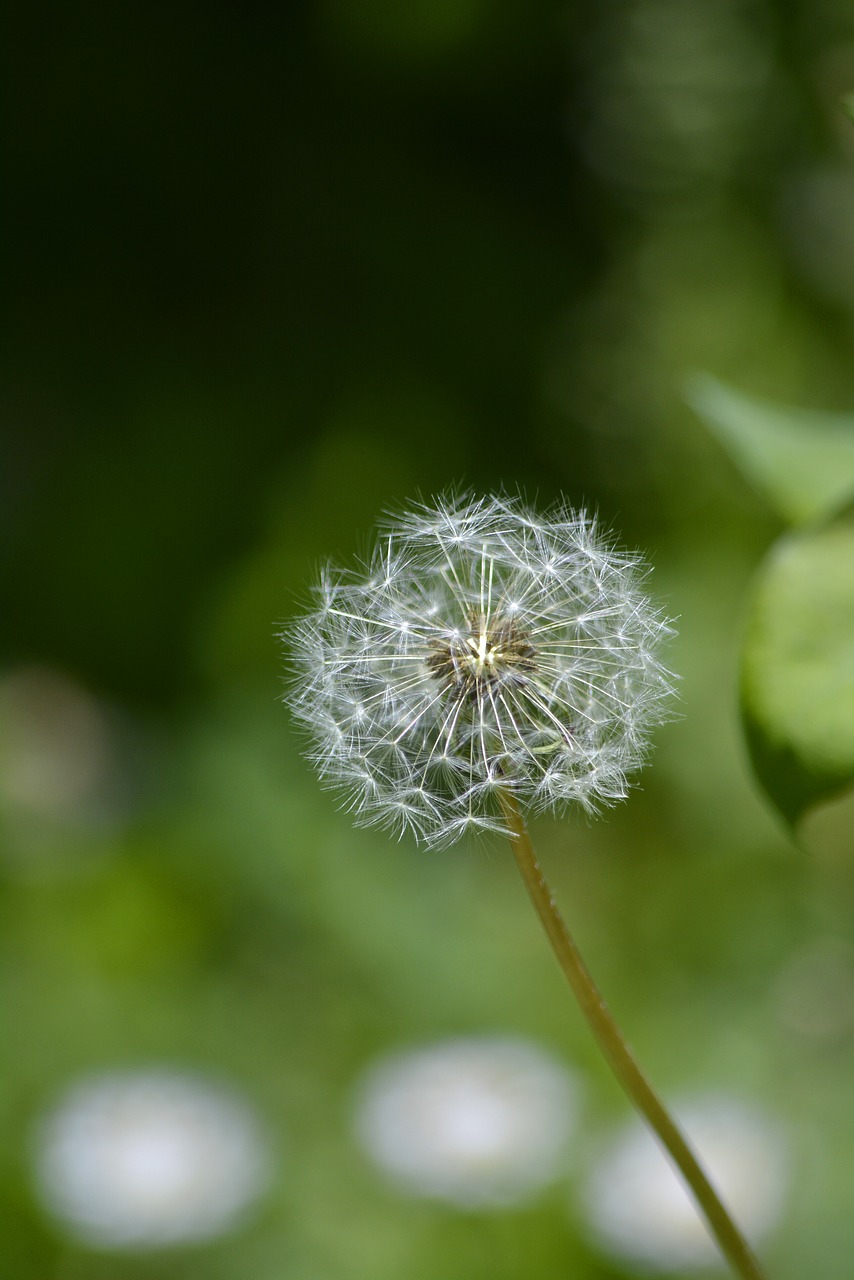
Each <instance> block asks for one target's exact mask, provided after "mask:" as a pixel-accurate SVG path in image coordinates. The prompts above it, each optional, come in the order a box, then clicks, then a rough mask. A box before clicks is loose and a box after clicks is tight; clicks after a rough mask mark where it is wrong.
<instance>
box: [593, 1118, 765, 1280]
mask: <svg viewBox="0 0 854 1280" xmlns="http://www.w3.org/2000/svg"><path fill="white" fill-rule="evenodd" d="M675 1112H676V1114H677V1116H678V1118H679V1121H680V1124H681V1127H682V1129H683V1132H684V1133H685V1134H686V1136H687V1138H688V1141H689V1142H690V1143H691V1145H692V1146H693V1147H694V1149H695V1150H696V1151H698V1152H699V1153H700V1159H701V1162H702V1164H703V1167H704V1169H705V1170H706V1172H707V1173H708V1174H709V1177H710V1178H711V1181H712V1183H713V1184H714V1186H715V1188H716V1190H717V1191H718V1192H719V1193H720V1195H721V1197H722V1198H723V1201H724V1203H725V1204H726V1205H727V1207H728V1208H730V1209H732V1211H733V1212H734V1213H735V1214H736V1215H737V1217H738V1220H739V1222H740V1224H741V1225H742V1226H743V1227H744V1229H745V1232H746V1234H747V1235H748V1237H749V1238H750V1239H751V1240H752V1241H758V1240H760V1239H761V1238H762V1237H763V1236H765V1235H766V1234H767V1233H768V1232H769V1231H770V1230H771V1228H772V1227H773V1226H774V1225H775V1223H776V1222H778V1221H779V1219H780V1216H781V1213H782V1209H783V1202H784V1199H785V1193H786V1188H787V1184H788V1174H789V1161H788V1156H787V1150H786V1143H785V1141H784V1139H783V1136H782V1134H781V1132H780V1130H779V1128H778V1127H777V1126H776V1125H774V1124H772V1122H771V1121H770V1120H769V1119H768V1118H767V1117H766V1116H765V1115H763V1114H762V1113H761V1112H759V1111H758V1110H756V1108H754V1107H753V1106H750V1105H748V1104H746V1103H744V1102H741V1101H738V1100H736V1099H733V1098H730V1097H726V1096H720V1095H705V1096H700V1097H697V1098H694V1099H692V1100H686V1101H685V1102H684V1103H683V1105H681V1106H679V1105H677V1106H676V1108H675ZM583 1202H584V1210H585V1218H586V1222H587V1224H588V1225H589V1227H590V1228H591V1229H592V1231H593V1233H594V1235H595V1237H596V1239H597V1241H598V1243H599V1245H600V1246H601V1247H602V1249H603V1250H604V1251H605V1252H606V1253H608V1254H610V1255H612V1256H614V1257H616V1258H619V1259H622V1260H623V1261H624V1262H627V1263H629V1264H630V1265H631V1266H632V1268H633V1269H640V1270H646V1269H649V1270H653V1271H665V1272H674V1271H682V1270H692V1269H702V1268H707V1267H715V1266H720V1267H722V1268H723V1267H725V1266H726V1264H725V1262H724V1261H723V1259H722V1258H721V1256H720V1254H719V1252H718V1250H717V1248H716V1246H715V1245H714V1244H713V1243H712V1239H711V1237H710V1236H709V1234H708V1232H707V1230H706V1226H705V1223H704V1221H703V1219H702V1218H701V1217H700V1214H699V1210H698V1209H697V1208H696V1205H695V1203H694V1201H693V1199H692V1197H691V1195H690V1193H689V1192H688V1191H687V1190H686V1188H685V1186H684V1184H683V1182H682V1181H681V1179H680V1177H679V1175H678V1174H677V1173H676V1172H675V1171H674V1169H673V1167H672V1165H671V1164H670V1161H669V1160H668V1158H667V1157H666V1156H665V1155H664V1152H663V1151H662V1150H661V1148H660V1147H659V1146H658V1144H657V1142H656V1140H655V1139H654V1138H653V1136H652V1134H651V1133H650V1132H649V1130H648V1129H646V1128H645V1127H644V1126H643V1125H642V1124H641V1123H640V1121H634V1122H631V1123H630V1124H629V1125H627V1126H626V1127H625V1128H624V1129H623V1130H621V1131H620V1132H619V1133H618V1134H617V1135H616V1137H615V1138H614V1139H613V1140H612V1141H611V1143H610V1144H609V1145H608V1146H607V1147H606V1148H605V1149H604V1150H603V1152H602V1154H601V1156H600V1158H599V1159H598V1160H597V1161H596V1163H595V1165H594V1167H593V1170H592V1174H591V1176H590V1178H589V1180H588V1182H587V1185H586V1187H585V1188H584V1192H583Z"/></svg>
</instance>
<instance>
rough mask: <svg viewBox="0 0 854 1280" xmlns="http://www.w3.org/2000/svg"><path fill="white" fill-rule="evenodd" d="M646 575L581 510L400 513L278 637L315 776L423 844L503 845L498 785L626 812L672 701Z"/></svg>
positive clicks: (369, 817)
mask: <svg viewBox="0 0 854 1280" xmlns="http://www.w3.org/2000/svg"><path fill="white" fill-rule="evenodd" d="M642 577H643V570H642V566H641V565H640V562H639V561H638V560H637V559H636V558H635V557H633V556H629V555H626V554H624V553H622V552H619V551H617V550H616V549H614V548H613V547H612V546H611V545H610V544H609V543H608V541H607V540H606V539H605V538H604V537H603V535H602V534H601V532H600V531H599V529H598V528H597V526H596V523H595V521H594V520H592V519H591V518H589V517H588V516H586V515H585V514H584V513H583V512H582V513H576V512H572V511H570V510H568V509H566V508H564V507H557V508H555V509H553V510H552V511H550V512H548V513H546V515H545V516H543V517H542V518H539V517H537V516H536V515H535V514H534V512H532V511H530V510H529V509H528V508H527V507H526V506H525V505H524V504H523V503H522V502H521V501H520V500H517V499H514V498H507V497H488V498H473V497H470V496H465V497H461V498H455V499H445V500H441V501H438V502H436V504H435V505H434V506H426V505H419V506H414V507H411V508H410V509H408V510H407V511H405V512H404V513H403V514H402V515H401V516H400V517H399V518H397V519H396V520H394V521H392V522H390V523H389V525H388V527H387V529H386V530H385V531H384V533H383V536H382V537H381V539H380V541H379V542H378V544H377V547H376V549H375V551H374V553H373V556H372V557H371V558H370V560H369V561H368V562H367V563H366V564H363V565H362V566H361V568H360V569H359V570H356V571H352V572H343V571H341V572H339V571H337V570H335V571H333V570H332V569H328V570H327V571H326V572H325V574H324V575H323V577H322V580H321V583H320V586H319V588H318V591H317V598H318V599H317V607H316V608H315V609H314V610H313V611H312V612H311V613H309V614H308V615H307V616H306V617H304V618H303V619H302V620H301V621H299V622H298V623H297V624H296V625H295V626H294V627H293V628H291V630H290V631H289V632H288V633H287V637H286V638H288V639H289V640H290V641H291V643H292V648H293V655H294V664H295V667H296V672H297V679H296V681H295V682H294V685H293V687H292V691H291V695H290V701H291V705H292V706H293V709H294V711H295V713H296V715H297V717H298V718H299V720H300V721H301V722H302V723H303V724H304V725H305V727H306V728H307V729H308V731H309V735H310V737H311V740H312V747H311V750H310V758H311V759H312V760H313V761H314V763H315V765H316V767H317V768H318V770H319V773H320V775H321V777H322V778H323V780H324V781H325V782H326V783H327V784H329V785H330V786H333V787H336V788H339V789H342V790H343V792H344V794H345V803H346V806H347V807H348V808H349V809H350V810H351V811H352V812H353V813H354V814H355V815H356V817H357V820H358V821H360V822H362V823H378V824H380V825H385V826H388V827H391V828H392V829H394V830H396V831H398V832H399V833H402V832H404V831H406V830H410V831H412V832H414V834H415V835H416V837H418V838H419V839H421V840H423V841H424V842H425V843H427V844H431V845H441V844H447V843H450V842H451V841H453V840H456V839H458V838H459V837H460V836H461V835H462V834H463V833H464V832H466V831H472V830H473V831H483V830H493V831H501V832H505V833H506V832H508V828H507V825H506V822H505V819H504V817H503V816H502V815H501V813H500V811H499V806H498V805H497V804H496V791H497V790H498V788H499V787H500V788H503V789H504V790H505V791H507V792H509V793H512V794H513V795H514V796H515V797H516V798H517V799H518V800H519V801H521V802H523V803H524V804H526V805H527V806H528V807H529V808H530V809H531V810H532V811H533V812H538V811H542V810H545V809H553V808H557V809H559V808H563V807H565V806H566V805H569V804H573V803H577V804H580V805H581V806H583V807H584V808H585V809H587V810H595V809H597V808H599V807H601V806H602V805H607V804H611V803H613V802H615V801H617V800H619V799H622V798H623V797H624V796H625V794H626V790H627V779H628V775H629V774H630V773H631V772H632V771H634V770H635V769H636V768H637V767H638V766H639V765H640V764H641V763H642V761H643V758H644V755H645V752H646V748H647V744H648V738H649V732H650V729H651V728H652V727H653V726H654V725H655V724H656V723H658V722H660V721H661V720H662V719H663V718H664V713H663V703H664V701H665V699H666V697H667V696H668V694H669V693H670V692H671V679H670V676H669V673H668V672H667V671H666V670H665V668H664V667H663V666H662V665H661V662H660V661H659V659H658V656H657V650H658V646H659V642H660V641H661V639H662V638H663V637H664V636H666V635H667V634H668V633H669V631H670V628H669V626H668V624H667V622H666V621H665V620H664V619H663V618H662V616H661V615H660V614H659V613H658V612H657V610H656V609H655V608H654V607H653V606H652V605H651V604H650V602H649V601H648V600H647V598H646V596H645V595H644V593H643V591H642V589H641V585H640V584H641V581H642Z"/></svg>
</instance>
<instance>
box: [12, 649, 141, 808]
mask: <svg viewBox="0 0 854 1280" xmlns="http://www.w3.org/2000/svg"><path fill="white" fill-rule="evenodd" d="M114 729H115V726H114V724H113V723H112V721H111V717H110V716H109V715H108V713H107V712H106V711H105V709H104V708H103V707H102V706H101V704H100V703H99V702H98V701H97V700H96V699H95V698H93V697H92V695H91V694H90V693H88V692H87V691H86V690H85V689H84V688H83V687H82V686H81V685H79V684H77V683H76V682H75V681H74V680H71V679H70V678H69V677H67V676H65V675H63V674H62V673H61V672H58V671H54V670H52V669H51V668H49V667H37V666H32V667H20V668H17V669H16V670H13V671H9V672H7V673H6V674H5V675H3V676H2V677H0V808H2V809H3V810H5V811H6V813H7V814H8V815H10V816H11V817H12V818H13V819H33V818H36V819H40V820H42V821H47V822H52V823H60V824H62V825H65V826H70V827H78V828H91V827H97V826H100V825H101V824H102V823H103V822H104V821H105V820H108V819H109V818H110V817H112V816H113V813H114V811H115V809H116V807H117V801H118V800H119V797H118V795H117V789H116V782H117V775H116V768H115V757H116V741H115V732H114Z"/></svg>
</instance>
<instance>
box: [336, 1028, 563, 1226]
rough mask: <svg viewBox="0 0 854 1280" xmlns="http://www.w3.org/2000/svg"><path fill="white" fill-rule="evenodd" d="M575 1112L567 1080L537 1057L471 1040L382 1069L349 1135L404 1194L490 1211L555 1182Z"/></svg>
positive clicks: (511, 1042)
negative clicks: (355, 1136) (355, 1137)
mask: <svg viewBox="0 0 854 1280" xmlns="http://www.w3.org/2000/svg"><path fill="white" fill-rule="evenodd" d="M576 1109H577V1087H576V1085H575V1082H574V1080H573V1078H572V1077H571V1076H570V1075H569V1073H568V1072H567V1071H566V1070H565V1069H564V1068H563V1067H561V1066H559V1065H558V1064H557V1063H556V1062H554V1061H553V1060H552V1059H551V1058H550V1057H548V1056H547V1055H546V1054H545V1053H544V1052H543V1051H542V1050H541V1049H539V1048H537V1047H536V1046H535V1045H532V1044H529V1043H528V1042H526V1041H524V1040H518V1039H514V1038H510V1037H486V1036H485V1037H471V1038H465V1039H458V1040H448V1041H444V1042H442V1043H439V1044H436V1045H433V1046H430V1047H427V1048H424V1049H417V1050H414V1051H410V1052H405V1053H398V1054H393V1055H391V1056H390V1057H387V1058H384V1059H382V1060H380V1061H379V1062H378V1063H377V1064H376V1065H375V1066H374V1067H373V1068H372V1069H371V1070H370V1071H369V1072H368V1074H367V1075H366V1076H365V1078H364V1080H363V1082H362V1084H361V1087H360V1089H359V1092H358V1097H357V1103H356V1112H355V1127H356V1134H357V1137H358V1140H359V1142H360V1144H361V1146H362V1147H363V1149H364V1150H365V1151H366V1152H367V1154H368V1155H369V1156H370V1157H371V1159H372V1160H373V1161H374V1162H375V1163H376V1164H377V1165H378V1166H379V1167H380V1168H381V1169H382V1170H383V1171H384V1172H385V1173H386V1174H387V1175H388V1176H389V1177H390V1178H391V1179H392V1180H393V1181H395V1182H396V1183H398V1184H399V1186H400V1187H401V1188H402V1189H404V1190H406V1191H409V1192H410V1193H412V1194H414V1195H419V1196H427V1197H432V1198H435V1199H440V1200H446V1201H449V1202H450V1203H452V1204H455V1205H457V1206H459V1207H462V1208H466V1207H468V1208H489V1207H501V1206H505V1205H510V1204H515V1203H517V1202H520V1201H524V1200H526V1199H529V1198H530V1197H531V1196H532V1195H534V1194H535V1193H536V1192H537V1191H539V1190H540V1188H541V1187H543V1186H545V1185H547V1184H548V1183H549V1182H551V1181H552V1180H553V1179H554V1178H555V1176H556V1175H557V1173H558V1172H559V1169H560V1165H561V1160H562V1157H563V1155H564V1152H565V1148H566V1143H567V1139H568V1138H569V1136H570V1134H571V1132H572V1130H573V1128H574V1125H575V1118H576Z"/></svg>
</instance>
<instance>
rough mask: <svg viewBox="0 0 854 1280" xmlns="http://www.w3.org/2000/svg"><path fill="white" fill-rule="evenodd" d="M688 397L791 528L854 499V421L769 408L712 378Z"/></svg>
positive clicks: (704, 378) (701, 378)
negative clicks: (791, 525)
mask: <svg viewBox="0 0 854 1280" xmlns="http://www.w3.org/2000/svg"><path fill="white" fill-rule="evenodd" d="M685 396H686V399H687V401H688V403H689V404H690V405H691V407H692V408H693V409H694V410H695V411H696V412H697V414H699V416H700V417H701V418H702V419H703V421H704V422H705V424H706V426H707V427H708V428H709V429H710V431H711V432H712V434H713V435H714V436H716V437H717V439H718V440H719V441H720V443H721V444H722V445H723V447H724V448H725V449H726V451H727V452H728V453H729V455H730V457H731V458H732V460H733V462H735V464H736V466H737V467H738V468H739V470H740V471H741V473H742V475H743V476H744V477H745V479H746V480H748V481H749V482H750V483H751V484H752V485H753V487H754V488H755V489H757V490H758V491H759V493H761V494H762V495H763V497H764V498H765V499H766V501H767V502H769V503H770V505H771V506H772V507H773V508H774V510H775V511H776V512H777V513H778V514H779V515H780V516H782V518H783V519H784V520H785V521H786V522H787V523H788V524H802V523H804V522H805V521H809V520H815V519H821V518H823V517H827V516H829V515H831V514H832V513H833V512H834V511H836V510H838V508H839V507H840V506H841V505H842V504H843V503H844V502H845V501H846V500H847V499H848V498H850V497H851V496H852V495H854V415H850V414H844V413H822V412H819V411H818V410H810V409H790V408H786V407H785V406H783V405H776V404H769V403H767V402H766V401H763V400H757V399H754V398H753V397H752V396H746V395H744V394H742V392H740V391H735V390H733V389H732V388H731V387H728V386H726V385H725V384H724V383H723V382H719V381H718V380H717V378H713V377H711V375H709V374H697V375H696V376H695V377H694V378H692V379H691V380H690V381H689V383H688V385H687V387H686V391H685Z"/></svg>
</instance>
